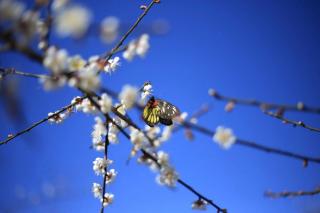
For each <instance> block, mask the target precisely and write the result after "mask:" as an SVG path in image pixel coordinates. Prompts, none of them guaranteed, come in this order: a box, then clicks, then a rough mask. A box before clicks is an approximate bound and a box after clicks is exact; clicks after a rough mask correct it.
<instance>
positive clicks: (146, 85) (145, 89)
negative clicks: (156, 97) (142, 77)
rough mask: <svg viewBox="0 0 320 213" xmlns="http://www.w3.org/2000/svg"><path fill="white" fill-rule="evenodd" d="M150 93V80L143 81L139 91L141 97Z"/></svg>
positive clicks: (145, 96) (143, 97) (144, 97)
mask: <svg viewBox="0 0 320 213" xmlns="http://www.w3.org/2000/svg"><path fill="white" fill-rule="evenodd" d="M151 94H152V84H151V83H150V82H146V83H144V85H143V87H142V91H141V99H142V100H144V99H146V98H147V97H148V96H149V95H151Z"/></svg>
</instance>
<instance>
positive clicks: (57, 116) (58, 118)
mask: <svg viewBox="0 0 320 213" xmlns="http://www.w3.org/2000/svg"><path fill="white" fill-rule="evenodd" d="M68 114H69V113H68V111H66V112H64V113H63V112H61V113H58V111H56V112H54V113H53V112H49V113H48V117H51V116H52V117H51V118H49V119H48V121H49V122H50V123H56V124H59V123H61V122H62V121H64V120H65V119H66V118H67V117H68Z"/></svg>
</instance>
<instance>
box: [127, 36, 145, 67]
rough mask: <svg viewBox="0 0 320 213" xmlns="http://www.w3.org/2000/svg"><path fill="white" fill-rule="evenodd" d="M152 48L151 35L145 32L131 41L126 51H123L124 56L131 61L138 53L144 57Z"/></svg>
mask: <svg viewBox="0 0 320 213" xmlns="http://www.w3.org/2000/svg"><path fill="white" fill-rule="evenodd" d="M149 48H150V44H149V35H148V34H143V35H141V36H140V38H139V39H138V40H133V41H131V42H130V43H129V45H128V47H127V49H126V51H124V52H123V55H122V56H123V58H125V59H126V60H128V61H131V60H132V59H133V58H134V57H135V56H136V55H138V56H140V57H144V56H145V55H146V53H147V51H148V50H149Z"/></svg>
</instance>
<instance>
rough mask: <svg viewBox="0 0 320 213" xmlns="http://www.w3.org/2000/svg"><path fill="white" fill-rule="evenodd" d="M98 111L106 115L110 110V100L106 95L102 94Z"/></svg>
mask: <svg viewBox="0 0 320 213" xmlns="http://www.w3.org/2000/svg"><path fill="white" fill-rule="evenodd" d="M98 103H99V105H100V109H101V111H102V112H103V113H108V112H110V111H111V109H112V98H111V97H110V96H109V95H108V94H106V93H103V94H102V95H101V99H100V100H99V102H98Z"/></svg>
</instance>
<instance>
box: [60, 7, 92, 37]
mask: <svg viewBox="0 0 320 213" xmlns="http://www.w3.org/2000/svg"><path fill="white" fill-rule="evenodd" d="M90 21H91V13H90V11H89V10H88V9H87V8H85V7H83V6H80V5H73V6H70V7H67V8H65V9H63V10H61V11H59V12H58V14H57V16H56V21H55V27H56V31H57V33H58V35H60V36H62V37H67V36H71V37H75V38H79V37H81V36H83V35H84V34H85V32H86V31H87V29H88V27H89V25H90Z"/></svg>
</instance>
